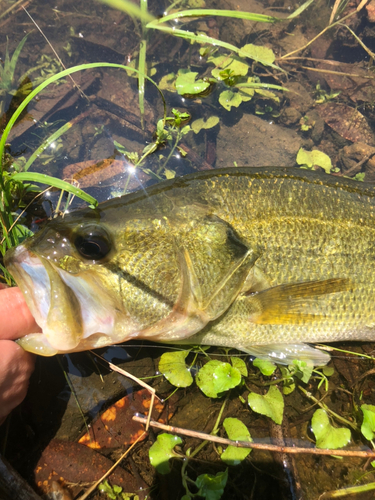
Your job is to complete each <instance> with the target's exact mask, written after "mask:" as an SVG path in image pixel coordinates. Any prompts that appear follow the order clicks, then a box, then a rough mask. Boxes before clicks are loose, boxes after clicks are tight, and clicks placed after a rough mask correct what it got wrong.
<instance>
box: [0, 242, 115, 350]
mask: <svg viewBox="0 0 375 500" xmlns="http://www.w3.org/2000/svg"><path fill="white" fill-rule="evenodd" d="M5 264H6V266H7V268H8V270H9V271H10V273H11V274H12V275H13V277H14V279H15V281H16V283H17V285H18V286H19V287H20V289H21V291H22V293H23V295H24V297H25V301H26V303H27V306H28V307H29V309H30V311H31V313H32V315H33V316H34V318H35V321H36V323H37V324H38V325H39V326H40V327H41V329H42V331H43V333H41V334H40V333H39V334H38V333H36V334H30V335H27V336H26V337H24V338H23V339H20V341H19V343H20V345H22V347H24V348H25V349H26V350H31V351H32V352H39V353H41V354H44V355H53V354H56V353H57V352H73V351H81V350H86V349H90V348H96V347H102V346H104V345H109V344H113V343H114V338H113V335H112V334H113V333H114V325H115V316H116V311H115V307H114V305H113V304H112V302H111V300H110V299H109V298H106V297H103V293H100V292H101V290H100V288H101V287H100V284H99V283H96V280H95V277H92V276H90V275H86V276H85V278H83V277H82V276H80V275H79V274H76V275H72V274H70V273H68V272H67V271H65V270H63V269H61V268H59V267H58V266H56V265H55V264H54V263H53V262H51V261H50V260H49V259H46V258H44V257H42V256H38V255H36V254H34V253H33V252H31V251H30V250H28V248H27V247H25V246H24V245H20V246H18V247H17V248H15V249H12V250H11V251H10V252H8V253H7V254H6V257H5ZM115 337H116V335H115ZM41 351H43V352H41Z"/></svg>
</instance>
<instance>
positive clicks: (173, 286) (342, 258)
mask: <svg viewBox="0 0 375 500" xmlns="http://www.w3.org/2000/svg"><path fill="white" fill-rule="evenodd" d="M374 241H375V190H374V188H372V187H371V186H369V185H366V184H364V183H359V182H355V181H352V180H350V179H342V178H338V177H334V176H328V175H325V174H318V173H316V172H310V171H306V170H300V169H293V168H266V167H265V168H236V169H234V168H231V169H223V170H212V171H205V172H201V173H198V174H193V175H189V176H186V177H183V178H178V179H174V180H171V181H167V182H163V183H160V184H157V185H154V186H152V187H151V188H149V189H146V190H140V191H138V192H136V193H132V194H129V195H126V196H124V197H122V198H115V199H112V200H110V201H108V202H105V203H103V204H101V205H99V207H98V208H97V209H96V210H92V209H84V210H81V211H77V212H74V213H72V214H69V215H66V216H65V217H64V218H60V219H56V220H54V221H52V222H50V223H49V224H47V226H46V227H45V228H44V229H43V230H42V231H41V232H40V233H38V234H37V235H36V236H35V237H33V238H31V239H29V240H27V241H26V242H24V243H23V244H22V245H21V246H19V247H17V248H16V249H12V250H10V251H9V252H8V253H7V254H6V257H5V262H6V266H7V267H8V269H9V271H10V272H11V273H12V274H13V276H14V277H15V280H16V282H17V284H18V285H19V287H20V288H21V290H22V291H23V292H24V295H25V299H26V301H27V303H28V306H29V308H30V310H31V312H32V313H33V315H34V316H35V318H36V321H37V323H38V324H39V325H40V326H41V328H42V330H43V333H41V334H31V335H28V336H26V337H24V338H23V339H21V341H20V343H21V345H22V346H23V347H24V348H25V349H26V350H30V351H32V352H37V353H39V354H43V355H52V354H55V353H57V352H72V351H81V350H86V349H92V348H96V347H102V346H104V345H109V344H115V343H119V342H122V341H126V340H129V339H134V338H142V339H147V340H152V341H160V342H173V343H190V344H208V345H217V346H227V347H233V348H238V349H240V350H243V351H245V352H248V353H251V354H254V355H257V356H261V357H267V356H269V357H271V359H274V360H277V361H279V362H285V363H288V362H290V361H291V360H292V359H295V358H301V359H308V360H311V361H312V362H313V363H314V364H322V363H325V362H326V361H327V359H328V357H327V355H326V354H325V353H323V352H321V351H317V350H316V349H312V348H310V347H307V346H306V345H305V343H306V342H309V343H317V342H334V341H339V340H375V312H374V310H373V304H374V299H375V271H374V261H375V248H374Z"/></svg>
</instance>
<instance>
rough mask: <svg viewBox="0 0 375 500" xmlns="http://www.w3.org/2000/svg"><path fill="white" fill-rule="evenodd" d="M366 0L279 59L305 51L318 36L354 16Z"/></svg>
mask: <svg viewBox="0 0 375 500" xmlns="http://www.w3.org/2000/svg"><path fill="white" fill-rule="evenodd" d="M367 2H368V0H362V2H361V3H360V4H359V5H358V7H357V9H356V10H355V11H353V12H351V13H350V14H348V15H346V16H344V17H343V18H342V19H340V20H338V21H336V22H335V23H333V24H330V25H329V26H327V27H325V28H324V30H322V31H321V32H320V33H318V34H317V35H316V36H315V37H314V38H313V39H312V40H310V41H309V42H307V43H306V44H305V45H303V46H302V47H300V48H299V49H296V50H293V51H292V52H289V53H288V54H285V55H283V56H281V57H280V58H279V59H287V58H288V57H289V56H291V55H293V54H296V53H297V52H301V50H304V49H306V48H307V47H308V46H309V45H311V44H312V43H313V42H315V40H317V39H318V38H319V37H320V36H322V35H323V34H324V33H325V32H326V31H328V30H329V29H330V28H333V27H334V26H337V25H338V24H340V23H342V22H343V21H346V20H347V19H349V17H352V16H354V14H357V12H359V11H360V10H361V9H363V7H364V6H365V5H366V4H367Z"/></svg>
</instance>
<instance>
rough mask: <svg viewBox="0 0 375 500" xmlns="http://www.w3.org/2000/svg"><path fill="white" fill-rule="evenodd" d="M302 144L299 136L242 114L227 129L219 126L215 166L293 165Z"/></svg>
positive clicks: (275, 125) (292, 131)
mask: <svg viewBox="0 0 375 500" xmlns="http://www.w3.org/2000/svg"><path fill="white" fill-rule="evenodd" d="M301 144H302V139H301V137H299V135H298V134H297V133H296V132H295V131H294V130H290V129H286V128H284V127H282V126H280V125H277V124H275V123H273V122H271V123H269V122H267V121H265V120H262V119H261V118H258V117H257V116H254V115H244V116H243V117H242V118H241V120H240V121H239V122H238V123H236V124H235V125H233V126H232V127H227V126H225V125H221V129H220V132H219V135H218V138H217V160H216V166H217V167H230V166H234V162H236V163H237V165H239V166H240V165H248V166H252V167H259V166H267V165H275V166H293V165H294V164H295V160H296V156H297V152H298V150H299V148H300V146H301Z"/></svg>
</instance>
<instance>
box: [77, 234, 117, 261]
mask: <svg viewBox="0 0 375 500" xmlns="http://www.w3.org/2000/svg"><path fill="white" fill-rule="evenodd" d="M74 246H75V247H76V249H77V251H78V253H79V254H80V255H81V256H82V257H83V258H84V259H91V260H101V259H104V257H106V255H108V254H109V252H110V250H111V248H112V243H111V239H110V237H109V235H108V233H107V231H106V230H105V229H104V228H102V227H100V226H87V227H82V228H80V229H79V230H78V231H77V234H76V236H75V238H74Z"/></svg>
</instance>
